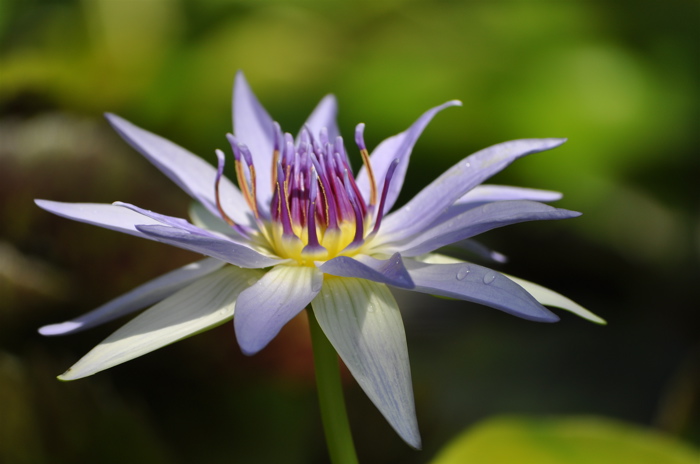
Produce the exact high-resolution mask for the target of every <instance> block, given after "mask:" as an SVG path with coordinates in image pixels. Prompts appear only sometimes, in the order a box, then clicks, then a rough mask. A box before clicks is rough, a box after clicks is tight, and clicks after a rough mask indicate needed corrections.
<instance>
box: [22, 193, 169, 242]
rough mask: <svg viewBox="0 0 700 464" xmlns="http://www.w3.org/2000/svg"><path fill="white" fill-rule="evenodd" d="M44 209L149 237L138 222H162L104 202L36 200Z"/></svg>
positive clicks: (153, 223)
mask: <svg viewBox="0 0 700 464" xmlns="http://www.w3.org/2000/svg"><path fill="white" fill-rule="evenodd" d="M34 203H36V204H37V206H39V207H40V208H42V209H45V210H46V211H48V212H50V213H53V214H56V215H58V216H61V217H64V218H68V219H73V220H74V221H80V222H85V223H87V224H92V225H95V226H100V227H104V228H106V229H112V230H116V231H118V232H124V233H126V234H131V235H136V236H137V237H142V238H148V237H147V236H146V235H144V234H143V233H141V232H140V231H139V230H137V229H136V225H137V224H144V225H157V224H160V222H158V221H156V220H154V219H150V218H148V217H144V216H143V215H141V214H139V213H136V212H134V211H131V210H128V209H126V208H122V207H120V206H115V205H106V204H102V203H63V202H60V201H49V200H34Z"/></svg>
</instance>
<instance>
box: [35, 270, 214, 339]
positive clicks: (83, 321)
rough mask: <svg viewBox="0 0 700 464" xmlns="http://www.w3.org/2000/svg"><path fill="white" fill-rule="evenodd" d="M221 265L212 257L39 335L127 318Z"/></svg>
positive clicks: (66, 331) (154, 280) (42, 328)
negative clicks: (128, 315)
mask: <svg viewBox="0 0 700 464" xmlns="http://www.w3.org/2000/svg"><path fill="white" fill-rule="evenodd" d="M224 264H226V263H224V262H223V261H219V260H218V259H213V258H207V259H203V260H201V261H198V262H196V263H191V264H188V265H187V266H184V267H181V268H179V269H176V270H174V271H171V272H168V273H167V274H164V275H162V276H160V277H157V278H155V279H153V280H151V281H149V282H146V283H145V284H143V285H140V286H138V287H136V288H135V289H133V290H131V291H130V292H128V293H125V294H123V295H121V296H120V297H117V298H115V299H113V300H111V301H109V302H107V303H105V304H103V305H102V306H100V307H99V308H96V309H94V310H92V311H90V312H89V313H86V314H83V315H82V316H79V317H76V318H75V319H72V320H70V321H66V322H61V323H58V324H51V325H45V326H44V327H41V328H40V329H39V333H40V334H42V335H67V334H69V333H74V332H78V331H80V330H85V329H89V328H90V327H94V326H97V325H100V324H104V323H106V322H109V321H111V320H113V319H117V318H119V317H122V316H126V315H127V314H131V313H133V312H135V311H138V310H139V309H143V308H145V307H146V306H150V305H152V304H155V303H157V302H158V301H160V300H162V299H163V298H166V297H168V296H170V295H172V294H173V293H175V292H177V291H178V290H180V289H181V288H182V287H183V286H184V285H187V284H190V283H192V282H194V281H195V280H198V279H200V278H202V277H203V276H205V275H207V274H210V273H212V272H214V271H216V270H217V269H219V268H221V267H222V266H223V265H224Z"/></svg>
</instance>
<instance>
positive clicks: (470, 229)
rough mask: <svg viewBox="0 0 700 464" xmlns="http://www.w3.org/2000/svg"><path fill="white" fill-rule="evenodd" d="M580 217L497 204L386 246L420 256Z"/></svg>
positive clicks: (526, 204) (533, 205)
mask: <svg viewBox="0 0 700 464" xmlns="http://www.w3.org/2000/svg"><path fill="white" fill-rule="evenodd" d="M580 214H581V213H577V212H575V211H569V210H566V209H560V208H553V207H551V206H549V205H545V204H542V203H537V202H534V201H527V200H516V201H497V202H494V203H487V204H485V205H482V206H479V207H476V208H472V209H469V210H467V211H465V212H464V213H462V214H459V215H457V216H455V217H453V218H451V219H449V220H447V221H445V222H442V223H440V224H437V225H434V226H432V227H431V228H430V229H428V230H426V231H425V232H423V233H422V234H420V235H418V236H417V237H413V238H411V239H410V240H408V241H405V242H403V243H400V244H390V245H384V246H385V247H387V248H391V249H392V250H398V251H400V252H401V255H402V256H417V255H421V254H424V253H429V252H431V251H433V250H436V249H438V248H440V247H443V246H446V245H449V244H451V243H455V242H457V241H460V240H464V239H466V238H470V237H473V236H475V235H478V234H480V233H483V232H486V231H487V230H491V229H494V228H496V227H503V226H507V225H510V224H517V223H519V222H526V221H538V220H545V219H549V220H554V219H567V218H572V217H576V216H580ZM380 249H381V248H380Z"/></svg>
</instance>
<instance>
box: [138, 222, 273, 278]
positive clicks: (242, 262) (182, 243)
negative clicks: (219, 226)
mask: <svg viewBox="0 0 700 464" xmlns="http://www.w3.org/2000/svg"><path fill="white" fill-rule="evenodd" d="M136 228H137V229H138V230H139V231H140V232H142V233H143V234H144V236H145V237H147V238H150V239H151V240H156V241H158V242H162V243H167V244H168V245H173V246H176V247H179V248H184V249H185V250H190V251H194V252H196V253H202V254H203V255H207V256H211V257H212V258H216V259H220V260H222V261H226V262H227V263H231V264H234V265H236V266H239V267H243V268H250V269H257V268H263V267H269V266H274V265H276V264H279V263H281V262H282V261H281V260H279V259H276V258H271V257H269V256H265V255H263V254H261V253H258V252H257V251H255V250H253V249H252V248H248V247H247V246H245V245H241V244H239V243H236V242H234V241H232V240H230V239H228V238H225V237H223V236H222V237H215V236H203V235H199V234H192V233H189V232H187V231H186V230H182V229H178V228H175V227H169V226H163V225H160V224H159V225H149V226H136Z"/></svg>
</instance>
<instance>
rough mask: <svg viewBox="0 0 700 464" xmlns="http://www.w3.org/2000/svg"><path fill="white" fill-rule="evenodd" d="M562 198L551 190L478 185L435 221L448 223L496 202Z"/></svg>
mask: <svg viewBox="0 0 700 464" xmlns="http://www.w3.org/2000/svg"><path fill="white" fill-rule="evenodd" d="M561 197H562V194H561V193H559V192H553V191H551V190H538V189H529V188H521V187H510V186H505V185H477V186H476V187H474V188H473V189H472V190H470V191H469V192H467V193H466V194H465V195H464V196H462V198H460V199H458V200H457V201H456V202H455V204H454V205H452V206H450V207H449V208H447V210H446V211H445V212H444V213H442V214H441V215H440V216H439V217H438V218H437V219H436V220H435V223H436V224H437V223H440V222H443V221H446V220H448V219H449V218H451V217H454V216H457V215H458V214H461V213H463V212H465V211H467V210H468V209H471V208H475V207H477V206H480V205H483V204H485V203H491V202H494V201H509V200H532V201H544V202H546V201H556V200H559V199H561Z"/></svg>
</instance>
